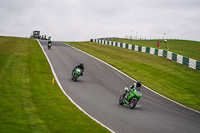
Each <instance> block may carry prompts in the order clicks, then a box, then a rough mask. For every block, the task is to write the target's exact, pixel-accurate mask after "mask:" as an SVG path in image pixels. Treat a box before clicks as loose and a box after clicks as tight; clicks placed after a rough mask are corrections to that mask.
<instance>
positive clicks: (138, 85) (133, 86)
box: [123, 81, 142, 100]
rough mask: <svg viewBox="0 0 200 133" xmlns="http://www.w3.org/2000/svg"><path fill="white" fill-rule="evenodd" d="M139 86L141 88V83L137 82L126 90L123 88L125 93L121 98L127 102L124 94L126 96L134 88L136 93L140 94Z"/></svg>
mask: <svg viewBox="0 0 200 133" xmlns="http://www.w3.org/2000/svg"><path fill="white" fill-rule="evenodd" d="M141 86H142V82H141V81H137V82H136V83H133V84H132V85H131V86H130V87H129V88H128V87H125V88H124V91H125V93H124V94H123V96H124V97H125V98H126V99H127V100H129V99H128V97H127V95H126V94H128V93H129V91H133V89H134V88H135V89H136V90H137V91H139V92H140V89H141Z"/></svg>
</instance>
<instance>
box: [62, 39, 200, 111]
mask: <svg viewBox="0 0 200 133" xmlns="http://www.w3.org/2000/svg"><path fill="white" fill-rule="evenodd" d="M65 44H66V43H65ZM66 45H68V46H70V47H72V48H74V49H76V50H78V51H80V52H82V53H84V54H86V55H89V56H91V57H92V58H95V59H97V60H98V61H100V62H102V63H104V64H106V65H108V66H109V67H111V68H113V69H114V70H116V71H118V72H119V73H121V74H123V75H124V76H126V77H128V78H130V79H131V80H133V81H135V82H136V80H135V79H133V78H132V77H130V76H128V75H127V74H125V73H123V72H121V71H120V70H118V69H117V68H115V67H113V66H111V65H110V64H108V63H106V62H104V61H102V60H100V59H98V58H96V57H94V56H93V55H90V54H88V53H86V52H84V51H82V50H80V49H77V48H75V47H73V46H71V45H69V44H66ZM142 86H144V88H146V89H148V90H150V91H151V92H153V93H155V94H157V95H159V96H161V97H163V98H165V99H167V100H169V101H171V102H174V103H176V104H178V105H180V106H182V107H185V108H187V109H190V110H192V111H194V112H197V113H200V112H199V111H197V110H195V109H192V108H189V107H187V106H185V105H183V104H181V103H178V102H176V101H174V100H172V99H169V98H167V97H165V96H163V95H161V94H159V93H158V92H156V91H154V90H152V89H150V88H149V87H147V86H145V85H142Z"/></svg>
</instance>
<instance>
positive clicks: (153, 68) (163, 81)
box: [67, 42, 200, 111]
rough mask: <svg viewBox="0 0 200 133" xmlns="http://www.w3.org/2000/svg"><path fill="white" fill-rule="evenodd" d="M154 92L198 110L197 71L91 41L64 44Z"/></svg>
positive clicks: (199, 98) (199, 93) (199, 90)
mask: <svg viewBox="0 0 200 133" xmlns="http://www.w3.org/2000/svg"><path fill="white" fill-rule="evenodd" d="M67 44H69V45H71V46H74V47H76V48H78V49H80V50H83V51H85V52H87V53H89V54H91V55H93V56H95V57H97V58H99V59H101V60H103V61H105V62H107V63H109V64H111V65H112V66H114V67H115V68H117V69H119V70H121V71H122V72H124V73H126V74H127V75H129V76H130V77H133V78H134V79H136V80H140V81H142V83H143V84H144V85H146V86H148V87H150V88H151V89H153V90H155V91H156V92H158V93H160V94H162V95H164V96H166V97H168V98H170V99H173V100H175V101H177V102H179V103H181V104H184V105H186V106H188V107H191V108H193V109H196V110H199V111H200V89H199V88H200V82H199V79H200V72H199V71H196V70H194V69H191V68H188V67H186V66H183V65H181V64H178V63H176V62H174V61H171V60H168V59H166V58H163V57H158V56H155V55H150V54H147V53H141V52H136V51H132V50H128V49H123V48H118V47H113V46H109V45H102V44H98V43H93V42H67Z"/></svg>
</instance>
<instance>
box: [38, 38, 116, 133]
mask: <svg viewBox="0 0 200 133" xmlns="http://www.w3.org/2000/svg"><path fill="white" fill-rule="evenodd" d="M37 41H38V43H39V45H40V47H41V49H42V51H43V53H44V55H45V56H46V59H47V61H48V63H49V65H50V67H51V71H52V73H53V76H54V78H55V80H56V82H57V83H58V86H59V87H60V89H61V90H62V92H63V93H64V94H65V96H67V97H68V99H69V100H70V101H71V102H72V103H73V104H74V105H75V106H76V107H77V108H78V109H79V110H80V111H82V112H83V113H85V114H86V115H87V116H89V117H90V118H91V119H93V120H94V121H96V122H97V123H99V124H100V125H101V126H103V127H105V128H106V129H108V130H109V131H110V132H113V133H115V132H114V131H113V130H111V129H110V128H109V127H107V126H105V125H104V124H103V123H101V122H100V121H98V120H97V119H95V118H94V117H92V116H91V115H89V114H88V113H87V112H86V111H85V110H83V109H82V108H81V107H80V106H79V105H78V104H76V103H75V102H74V101H73V100H72V99H71V97H70V96H68V95H67V93H66V92H65V91H64V89H63V87H62V85H61V84H60V81H59V80H58V78H57V75H56V72H55V71H54V68H53V65H52V64H51V61H50V60H49V58H48V56H47V54H46V52H45V51H44V48H43V47H42V45H41V44H40V42H39V40H38V39H37Z"/></svg>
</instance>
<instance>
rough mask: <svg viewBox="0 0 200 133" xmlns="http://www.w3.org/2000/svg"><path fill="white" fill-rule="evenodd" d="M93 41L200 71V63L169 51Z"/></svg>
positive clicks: (99, 40) (100, 40) (105, 41)
mask: <svg viewBox="0 0 200 133" xmlns="http://www.w3.org/2000/svg"><path fill="white" fill-rule="evenodd" d="M91 40H92V41H93V42H95V43H101V44H105V45H111V46H115V47H121V48H126V49H130V50H134V51H138V52H143V53H149V54H153V55H157V56H162V57H165V58H168V59H170V60H173V61H175V62H177V63H180V64H183V65H185V66H188V67H190V68H193V69H195V70H200V61H198V60H194V59H191V58H188V57H184V56H182V55H179V54H176V53H173V52H170V51H167V50H162V49H156V48H152V47H145V46H138V45H134V44H127V43H120V42H113V41H107V40H103V39H91Z"/></svg>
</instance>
